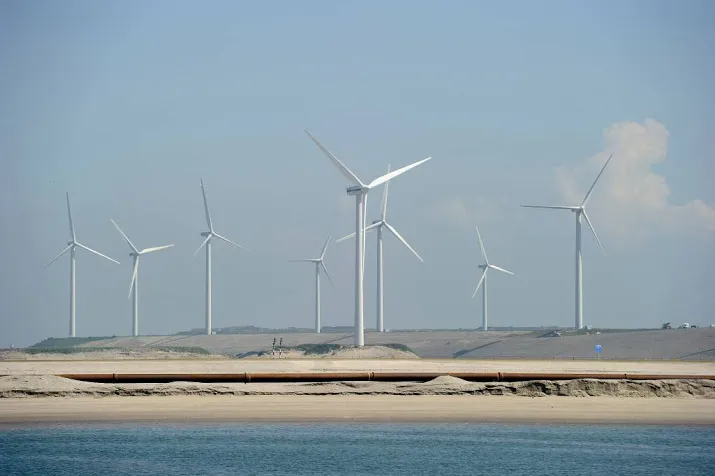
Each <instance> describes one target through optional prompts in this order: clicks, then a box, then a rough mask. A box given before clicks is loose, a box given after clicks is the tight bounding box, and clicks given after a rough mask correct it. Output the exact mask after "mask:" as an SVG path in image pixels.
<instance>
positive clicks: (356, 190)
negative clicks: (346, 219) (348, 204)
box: [347, 185, 370, 197]
mask: <svg viewBox="0 0 715 476" xmlns="http://www.w3.org/2000/svg"><path fill="white" fill-rule="evenodd" d="M369 191H370V188H369V187H363V186H362V185H353V186H351V187H348V188H347V193H348V195H350V196H351V197H352V196H355V195H359V194H361V193H367V192H369Z"/></svg>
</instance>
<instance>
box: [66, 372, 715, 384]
mask: <svg viewBox="0 0 715 476" xmlns="http://www.w3.org/2000/svg"><path fill="white" fill-rule="evenodd" d="M443 375H448V376H452V377H457V378H460V379H463V380H467V381H470V382H523V381H529V380H577V379H598V380H715V375H693V374H682V375H678V374H628V373H620V372H618V373H616V372H569V373H555V372H533V373H526V372H367V371H365V372H240V373H186V374H179V373H177V374H153V373H152V374H129V373H111V374H106V373H103V374H60V375H58V377H64V378H69V379H73V380H82V381H86V382H97V383H167V382H205V383H213V382H238V383H248V382H339V381H375V382H426V381H429V380H432V379H435V378H437V377H440V376H443Z"/></svg>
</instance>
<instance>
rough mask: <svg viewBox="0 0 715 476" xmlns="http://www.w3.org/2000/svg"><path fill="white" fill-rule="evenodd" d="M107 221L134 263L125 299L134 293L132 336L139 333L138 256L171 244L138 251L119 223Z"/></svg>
mask: <svg viewBox="0 0 715 476" xmlns="http://www.w3.org/2000/svg"><path fill="white" fill-rule="evenodd" d="M109 221H111V222H112V225H114V227H115V228H116V229H117V231H118V232H119V234H120V235H122V237H123V238H124V241H126V242H127V244H128V245H129V248H131V250H132V251H131V252H130V253H129V256H131V257H132V258H134V265H133V266H132V281H131V282H130V283H129V295H128V296H127V299H129V298H130V297H131V296H132V293H134V302H133V303H132V317H133V319H132V335H133V336H134V337H136V336H138V335H139V257H140V256H141V255H145V254H147V253H152V252H154V251H160V250H165V249H167V248H171V247H172V246H174V245H173V244H172V245H164V246H155V247H153V248H144V249H143V250H141V251H139V250H138V249H137V247H136V246H134V244H133V243H132V242H131V240H130V239H129V237H128V236H127V235H125V234H124V232H123V231H122V229H121V228H119V225H117V223H116V222H115V221H114V220H112V219H111V218H110V219H109Z"/></svg>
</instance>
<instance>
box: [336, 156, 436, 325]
mask: <svg viewBox="0 0 715 476" xmlns="http://www.w3.org/2000/svg"><path fill="white" fill-rule="evenodd" d="M387 172H388V173H389V172H390V166H389V165H388V166H387ZM389 187H390V182H387V183H386V184H385V188H384V189H383V191H382V203H381V205H380V210H381V211H380V219H379V220H376V221H374V222H372V224H371V225H370V226H368V227H367V228H365V232H368V231H370V230H377V323H376V329H377V331H378V332H385V320H384V306H383V295H384V293H383V269H382V229H383V227H384V228H387V230H388V231H389V232H390V233H392V234H393V235H394V236H395V238H397V239H398V240H400V242H401V243H402V244H403V245H405V246H406V247H407V249H408V250H410V251H411V252H412V254H414V255H415V256H417V259H419V260H420V261H423V260H422V258H421V257H420V255H418V254H417V252H416V251H415V250H414V249H413V248H412V247H411V246H410V245H409V243H407V241H406V240H405V239H404V238H403V237H402V235H400V233H398V231H397V230H396V229H395V228H394V227H393V226H392V225H390V224H389V223H388V222H387V194H388V192H389ZM354 236H355V233H350V234H349V235H347V236H344V237H342V238H340V239H339V240H337V242H336V243H340V242H341V241H343V240H347V239H349V238H352V237H354Z"/></svg>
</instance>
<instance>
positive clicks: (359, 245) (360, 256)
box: [305, 131, 432, 346]
mask: <svg viewBox="0 0 715 476" xmlns="http://www.w3.org/2000/svg"><path fill="white" fill-rule="evenodd" d="M305 132H306V134H308V136H309V137H310V138H311V139H312V140H313V142H315V144H316V145H317V146H318V147H319V148H320V150H322V151H323V153H325V155H327V156H328V158H329V159H330V160H331V161H332V162H333V164H334V165H335V166H336V167H337V168H338V170H340V172H341V173H342V174H343V176H345V178H347V179H348V180H349V181H350V182H351V183H352V184H353V185H352V186H350V187H348V189H347V193H348V195H354V196H355V233H356V235H357V239H356V240H355V345H357V346H363V345H365V333H364V328H363V324H364V323H363V272H364V263H365V251H364V250H365V210H366V204H367V194H368V192H369V191H370V190H372V189H373V188H375V187H377V186H379V185H382V184H384V183H387V182H388V181H389V180H392V179H393V178H395V177H397V176H398V175H402V174H403V173H405V172H407V171H408V170H410V169H412V168H414V167H417V166H418V165H420V164H422V163H424V162H427V161H428V160H430V159H431V158H432V157H427V158H426V159H422V160H420V161H418V162H415V163H413V164H410V165H407V166H405V167H402V168H401V169H397V170H395V171H394V172H390V173H387V174H385V175H383V176H381V177H378V178H376V179H374V180H373V181H372V182H370V183H368V184H365V183H364V182H362V181H361V180H360V179H359V178H358V176H357V175H355V174H354V173H352V172H351V171H350V169H348V168H347V167H346V166H345V165H344V164H343V163H342V162H340V159H338V158H337V157H336V156H335V155H333V153H332V152H330V151H329V150H328V149H326V148H325V147H324V146H323V144H321V143H320V142H318V139H316V138H315V137H313V136H312V135H311V134H310V132H308V131H305Z"/></svg>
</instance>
